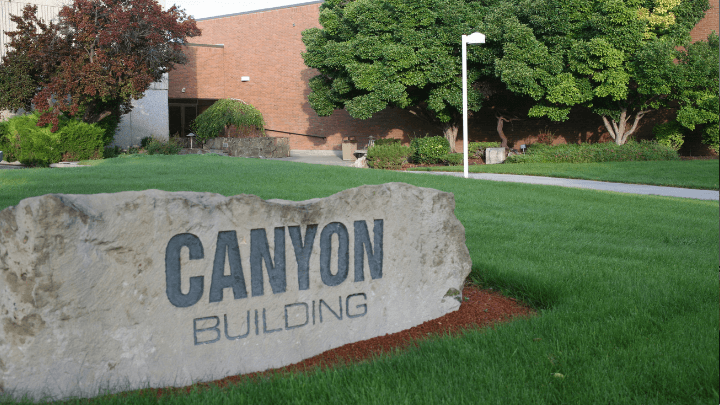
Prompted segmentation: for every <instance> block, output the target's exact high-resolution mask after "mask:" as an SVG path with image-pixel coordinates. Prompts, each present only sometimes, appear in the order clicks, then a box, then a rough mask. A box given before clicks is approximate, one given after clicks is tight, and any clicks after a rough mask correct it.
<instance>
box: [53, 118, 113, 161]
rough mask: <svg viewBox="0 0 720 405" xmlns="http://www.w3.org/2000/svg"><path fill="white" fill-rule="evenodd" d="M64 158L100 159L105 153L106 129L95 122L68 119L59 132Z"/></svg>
mask: <svg viewBox="0 0 720 405" xmlns="http://www.w3.org/2000/svg"><path fill="white" fill-rule="evenodd" d="M57 133H58V134H59V136H60V144H61V148H62V159H63V160H87V159H98V158H101V157H102V155H103V149H104V146H105V130H104V129H102V128H100V127H98V126H97V125H94V124H88V123H86V122H82V121H77V120H68V121H67V124H66V125H65V126H63V127H61V128H60V130H58V132H57Z"/></svg>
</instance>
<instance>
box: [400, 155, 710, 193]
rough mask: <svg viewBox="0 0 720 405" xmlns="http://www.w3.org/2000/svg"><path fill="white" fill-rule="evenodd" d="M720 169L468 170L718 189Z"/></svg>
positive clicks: (690, 165)
mask: <svg viewBox="0 0 720 405" xmlns="http://www.w3.org/2000/svg"><path fill="white" fill-rule="evenodd" d="M719 168H720V165H718V161H717V160H677V161H647V162H605V163H528V164H501V165H475V166H469V167H468V171H469V172H470V173H503V174H525V175H531V176H548V177H563V178H568V179H585V180H600V181H611V182H616V183H633V184H652V185H656V186H673V187H684V188H699V189H705V190H718V188H719V187H718V177H719V176H720V169H719ZM411 170H420V171H447V172H461V171H463V166H441V167H419V168H415V169H411Z"/></svg>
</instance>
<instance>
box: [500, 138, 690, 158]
mask: <svg viewBox="0 0 720 405" xmlns="http://www.w3.org/2000/svg"><path fill="white" fill-rule="evenodd" d="M679 159H680V157H679V156H678V154H677V151H676V150H674V149H673V148H671V147H669V146H666V145H660V144H658V143H657V142H650V141H642V142H633V141H630V142H627V143H626V144H624V145H617V144H615V143H613V142H606V143H592V144H590V143H584V144H581V145H577V144H562V145H556V146H548V145H544V144H533V145H531V146H530V147H529V148H528V150H527V152H526V153H525V154H524V155H510V156H508V157H507V159H506V160H505V163H593V162H628V161H640V160H679Z"/></svg>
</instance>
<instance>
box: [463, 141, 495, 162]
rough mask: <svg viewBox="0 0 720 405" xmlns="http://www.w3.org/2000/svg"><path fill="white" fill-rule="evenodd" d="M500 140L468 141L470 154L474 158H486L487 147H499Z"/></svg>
mask: <svg viewBox="0 0 720 405" xmlns="http://www.w3.org/2000/svg"><path fill="white" fill-rule="evenodd" d="M499 147H500V142H469V143H468V156H472V157H474V158H484V157H485V149H487V148H499Z"/></svg>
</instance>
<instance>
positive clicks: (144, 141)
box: [140, 136, 155, 149]
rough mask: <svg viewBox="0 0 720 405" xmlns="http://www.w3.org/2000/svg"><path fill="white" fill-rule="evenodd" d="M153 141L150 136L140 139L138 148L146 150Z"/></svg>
mask: <svg viewBox="0 0 720 405" xmlns="http://www.w3.org/2000/svg"><path fill="white" fill-rule="evenodd" d="M153 139H155V138H153V137H152V136H146V137H144V138H142V139H140V147H141V148H143V149H144V148H146V147H147V146H148V144H150V142H151V141H152V140H153Z"/></svg>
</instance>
